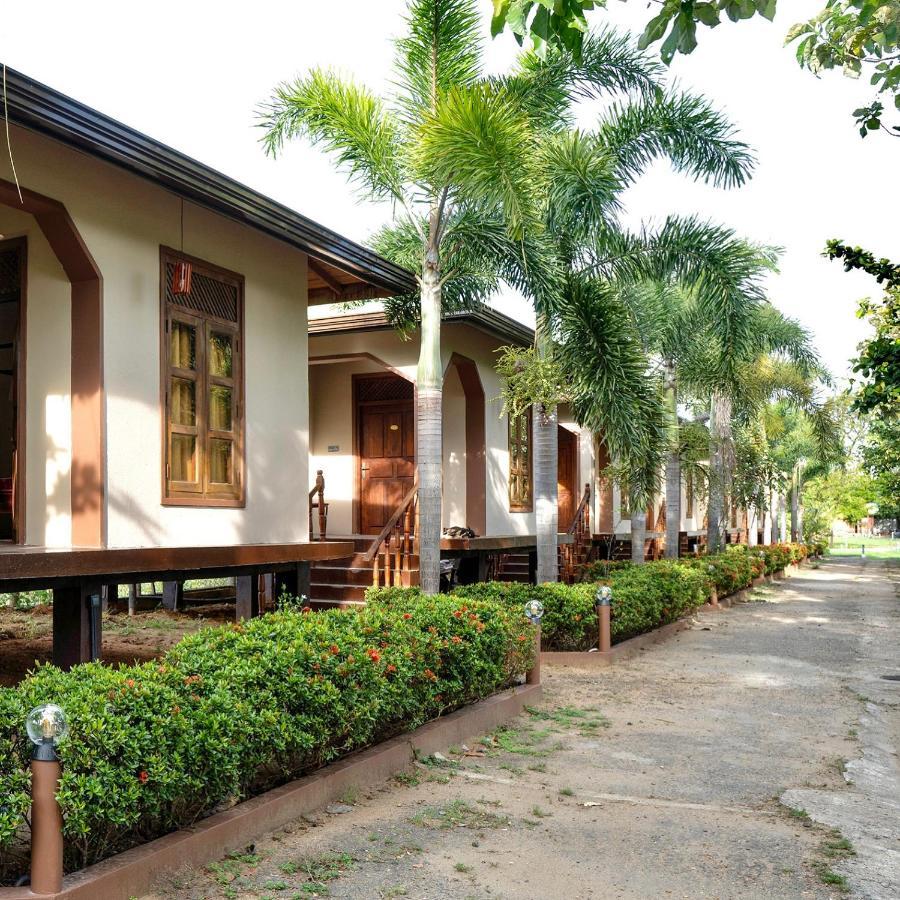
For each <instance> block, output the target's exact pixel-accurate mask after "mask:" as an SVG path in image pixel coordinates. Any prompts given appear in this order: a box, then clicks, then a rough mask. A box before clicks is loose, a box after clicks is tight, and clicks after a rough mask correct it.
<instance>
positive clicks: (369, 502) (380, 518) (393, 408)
mask: <svg viewBox="0 0 900 900" xmlns="http://www.w3.org/2000/svg"><path fill="white" fill-rule="evenodd" d="M381 380H382V381H386V380H387V379H381ZM396 380H397V381H399V382H401V383H402V384H401V385H396V386H387V385H382V386H381V387H382V391H381V392H382V393H409V394H410V397H409V399H401V400H377V401H366V400H364V399H359V400H358V422H359V426H358V427H359V432H358V447H359V475H358V477H359V530H360V533H361V534H378V533H379V532H380V531H381V529H382V528H383V527H384V526H385V524H386V523H387V520H388V519H389V518H390V517H391V514H392V513H393V512H394V510H395V509H396V508H397V507H398V506H399V505H400V503H401V502H402V500H403V498H404V496H405V495H406V494H407V492H408V491H409V489H410V488H411V487H412V485H413V478H414V477H415V471H416V457H415V425H414V415H413V401H412V396H411V393H412V385H411V384H410V383H409V382H404V381H403V379H401V378H397V379H396ZM361 393H364V391H361Z"/></svg>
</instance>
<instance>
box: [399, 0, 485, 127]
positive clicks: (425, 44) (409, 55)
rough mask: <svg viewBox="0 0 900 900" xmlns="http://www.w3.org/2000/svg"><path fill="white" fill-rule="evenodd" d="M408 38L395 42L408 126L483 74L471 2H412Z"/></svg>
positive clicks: (477, 24) (477, 17) (475, 12)
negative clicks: (449, 93) (455, 89)
mask: <svg viewBox="0 0 900 900" xmlns="http://www.w3.org/2000/svg"><path fill="white" fill-rule="evenodd" d="M406 25H407V33H406V36H405V37H402V38H400V39H399V40H398V41H397V44H396V47H397V59H396V68H397V73H398V78H399V87H400V91H401V92H400V97H399V100H400V104H401V106H402V108H403V110H404V113H405V115H406V116H407V117H408V119H409V120H410V121H412V122H418V121H420V120H421V119H422V118H423V116H424V115H426V114H427V113H428V112H429V111H433V110H434V108H435V107H436V106H437V102H438V99H439V97H441V96H442V95H443V94H446V93H447V92H448V91H450V90H451V89H453V88H455V87H459V86H464V85H470V84H473V83H474V82H475V81H476V80H477V79H478V77H479V75H480V72H481V47H482V39H481V27H480V26H481V22H480V15H479V11H478V7H477V5H476V3H475V2H474V0H412V2H411V3H410V4H409V9H408V12H407V15H406Z"/></svg>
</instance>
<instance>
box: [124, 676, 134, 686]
mask: <svg viewBox="0 0 900 900" xmlns="http://www.w3.org/2000/svg"><path fill="white" fill-rule="evenodd" d="M125 684H126V685H127V686H128V687H130V688H133V687H134V679H133V678H127V679H126V680H125Z"/></svg>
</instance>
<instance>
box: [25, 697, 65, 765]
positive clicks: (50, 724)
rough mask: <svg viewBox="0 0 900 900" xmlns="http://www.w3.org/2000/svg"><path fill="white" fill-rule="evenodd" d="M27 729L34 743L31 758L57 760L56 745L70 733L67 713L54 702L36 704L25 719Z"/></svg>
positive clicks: (47, 760)
mask: <svg viewBox="0 0 900 900" xmlns="http://www.w3.org/2000/svg"><path fill="white" fill-rule="evenodd" d="M25 730H26V731H27V732H28V737H29V738H30V739H31V742H32V743H33V744H34V750H33V751H32V754H31V758H32V759H37V760H40V761H42V762H56V760H57V759H58V757H57V755H56V747H57V745H58V744H59V742H60V741H61V740H63V739H64V738H65V737H66V735H68V733H69V723H68V722H67V721H66V714H65V713H64V712H63V711H62V709H60V707H58V706H56V705H55V704H53V703H47V704H45V705H44V706H36V707H35V708H34V709H33V710H32V711H31V712H30V713H28V716H27V717H26V719H25Z"/></svg>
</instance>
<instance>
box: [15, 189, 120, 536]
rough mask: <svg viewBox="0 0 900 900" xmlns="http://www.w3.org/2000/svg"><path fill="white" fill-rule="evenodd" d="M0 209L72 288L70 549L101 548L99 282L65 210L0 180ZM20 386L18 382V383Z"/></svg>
mask: <svg viewBox="0 0 900 900" xmlns="http://www.w3.org/2000/svg"><path fill="white" fill-rule="evenodd" d="M0 203H2V204H4V205H6V206H11V207H13V208H14V209H18V210H21V211H23V212H27V213H30V214H31V215H33V216H34V219H35V221H36V222H37V224H38V226H39V227H40V229H41V231H42V232H43V233H44V236H45V237H46V238H47V242H48V243H49V244H50V247H51V249H52V250H53V252H54V254H56V257H57V259H58V260H59V262H60V265H61V266H62V268H63V271H64V272H65V273H66V277H67V278H68V279H69V282H70V283H71V285H72V313H71V315H72V336H71V341H72V363H71V365H72V370H71V392H72V467H71V494H72V495H71V503H72V544H73V546H79V547H103V546H105V543H106V464H105V450H106V427H105V426H106V422H105V410H104V384H103V279H102V276H101V274H100V269H99V268H98V266H97V264H96V262H95V261H94V258H93V257H92V256H91V253H90V251H89V250H88V248H87V246H86V244H85V243H84V241H83V240H82V237H81V235H80V234H79V232H78V229H77V227H76V226H75V223H74V222H73V221H72V217H71V216H70V215H69V213H68V211H67V210H66V208H65V206H63V205H62V203H60V202H59V201H57V200H53V199H51V198H50V197H44V196H43V195H41V194H37V193H35V192H34V191H30V190H28V189H27V188H23V189H22V199H21V201H20V199H19V191H18V189H17V187H16V185H14V184H13V183H12V182H9V181H4V180H2V179H0ZM23 381H24V379H23Z"/></svg>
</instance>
